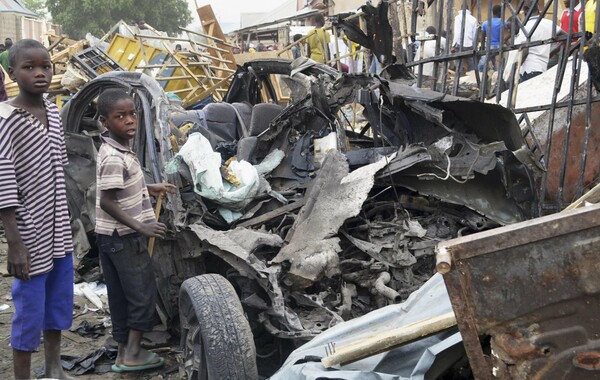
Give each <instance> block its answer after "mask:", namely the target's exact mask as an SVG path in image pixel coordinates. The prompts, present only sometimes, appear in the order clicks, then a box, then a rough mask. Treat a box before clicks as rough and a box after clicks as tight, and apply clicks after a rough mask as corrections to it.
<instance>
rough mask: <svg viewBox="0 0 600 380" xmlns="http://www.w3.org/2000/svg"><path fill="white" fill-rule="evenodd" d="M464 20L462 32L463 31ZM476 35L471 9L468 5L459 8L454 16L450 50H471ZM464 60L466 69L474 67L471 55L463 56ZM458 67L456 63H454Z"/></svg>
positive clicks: (474, 20) (475, 21) (475, 22)
mask: <svg viewBox="0 0 600 380" xmlns="http://www.w3.org/2000/svg"><path fill="white" fill-rule="evenodd" d="M463 21H464V33H462V31H463V29H462V28H463ZM476 35H477V19H476V18H475V17H473V15H471V11H470V10H469V8H468V7H465V9H464V10H463V9H460V10H459V11H458V14H457V15H456V17H454V32H453V34H452V52H453V53H456V52H459V51H469V50H473V46H474V45H475V43H476V41H475V39H476ZM464 61H466V66H467V71H471V70H473V69H474V68H475V61H474V59H473V57H467V58H463V62H464ZM456 66H457V68H458V64H457V65H456ZM458 75H460V74H458Z"/></svg>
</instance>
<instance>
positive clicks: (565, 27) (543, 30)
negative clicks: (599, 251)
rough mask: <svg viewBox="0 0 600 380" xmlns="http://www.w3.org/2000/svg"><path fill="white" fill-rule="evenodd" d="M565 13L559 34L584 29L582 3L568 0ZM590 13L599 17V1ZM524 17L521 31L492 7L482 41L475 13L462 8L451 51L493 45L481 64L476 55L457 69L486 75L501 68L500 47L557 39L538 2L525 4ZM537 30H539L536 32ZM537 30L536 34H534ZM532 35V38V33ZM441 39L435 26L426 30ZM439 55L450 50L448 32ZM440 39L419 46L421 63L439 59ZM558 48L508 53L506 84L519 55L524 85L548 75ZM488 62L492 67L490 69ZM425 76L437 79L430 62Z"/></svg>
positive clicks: (547, 46)
mask: <svg viewBox="0 0 600 380" xmlns="http://www.w3.org/2000/svg"><path fill="white" fill-rule="evenodd" d="M563 3H564V7H565V9H564V11H563V13H562V15H561V17H560V21H559V24H558V25H557V26H558V28H556V34H557V35H561V34H567V33H569V32H570V33H571V34H575V33H578V32H579V30H580V28H582V25H583V20H582V17H581V15H582V11H583V10H582V8H581V4H580V3H579V1H578V0H574V1H571V0H564V1H563ZM587 4H588V6H589V10H588V9H586V14H587V12H590V14H595V1H589V2H588V3H587ZM523 14H524V16H523V17H526V16H527V15H529V17H528V18H527V19H526V20H525V19H524V21H525V22H524V24H523V28H522V29H521V28H519V27H518V25H517V23H516V22H514V21H515V20H514V19H513V18H512V17H509V18H508V19H506V20H505V19H504V17H503V15H502V7H501V5H495V6H494V7H493V8H492V15H491V18H490V19H489V20H488V19H486V20H485V21H483V22H482V23H481V35H480V39H479V40H478V36H477V30H478V27H479V24H478V22H477V19H476V18H475V17H474V16H473V15H472V14H471V12H470V10H469V9H468V7H464V8H462V9H460V10H459V11H458V13H457V15H456V17H455V18H454V24H453V31H452V32H453V33H452V43H451V45H450V52H451V53H457V52H468V51H470V52H472V51H473V50H474V49H476V48H477V47H478V43H479V48H480V49H481V50H486V48H487V45H488V44H489V48H490V49H491V51H490V56H489V57H486V55H482V56H481V58H480V59H479V61H478V62H477V61H476V60H475V59H474V57H473V55H469V56H467V57H465V58H463V59H462V60H461V61H460V62H459V61H457V62H456V63H454V68H455V69H456V70H458V69H459V68H460V70H461V72H460V74H462V73H463V71H467V72H468V71H471V70H475V69H477V70H478V71H479V72H483V71H484V70H486V68H487V69H492V70H494V71H495V70H497V69H498V68H499V60H500V56H499V51H498V50H499V48H500V46H501V45H504V46H507V47H508V46H511V45H513V46H514V45H519V44H524V43H526V42H527V41H528V39H529V41H531V42H535V41H546V40H549V39H551V38H552V37H553V29H554V25H553V22H552V20H550V19H548V18H544V17H541V15H540V12H539V8H538V5H537V1H535V0H529V1H526V2H525V3H524V6H523ZM586 25H588V29H589V28H591V27H593V23H592V22H589V21H588V23H587V24H586ZM534 27H535V30H534V29H533V28H534ZM532 30H533V33H531V31H532ZM530 33H531V36H529V37H528V34H530ZM429 35H431V36H437V30H436V29H435V27H433V26H429V27H428V28H427V29H426V31H425V36H429ZM439 39H440V43H439V52H443V51H444V49H445V47H446V38H445V33H444V32H442V35H441V36H440V38H439ZM577 42H578V38H575V37H574V38H573V40H572V44H575V43H577ZM436 44H437V42H436V39H435V38H431V39H425V40H424V41H423V42H421V43H419V44H418V48H417V50H416V53H415V57H416V59H417V60H421V59H427V58H432V57H435V56H436V54H437V52H436ZM556 51H557V49H552V47H551V45H550V44H541V45H537V46H532V47H529V48H524V49H520V50H512V51H511V52H510V53H506V55H505V56H504V58H505V59H506V61H505V65H504V68H505V70H504V72H503V73H501V74H502V79H503V80H504V81H506V82H508V81H510V80H511V78H512V70H513V65H514V63H515V62H516V60H517V55H518V54H521V65H520V71H519V73H518V74H517V75H519V80H520V82H524V81H527V80H529V79H531V78H534V77H536V76H538V75H540V74H542V73H543V72H545V71H546V70H547V69H548V68H549V67H550V66H551V65H552V63H551V57H552V55H553V54H554V53H556ZM486 62H487V63H488V66H487V67H486ZM422 74H423V75H425V76H426V77H427V78H430V77H433V76H434V73H433V63H432V62H429V63H426V64H424V65H423V69H422Z"/></svg>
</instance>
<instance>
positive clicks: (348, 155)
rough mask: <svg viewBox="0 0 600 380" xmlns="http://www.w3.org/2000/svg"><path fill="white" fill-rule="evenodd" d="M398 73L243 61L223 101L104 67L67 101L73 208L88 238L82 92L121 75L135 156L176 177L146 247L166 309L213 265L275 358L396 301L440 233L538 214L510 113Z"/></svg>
mask: <svg viewBox="0 0 600 380" xmlns="http://www.w3.org/2000/svg"><path fill="white" fill-rule="evenodd" d="M272 75H280V76H282V81H284V82H285V83H286V85H287V86H288V87H289V89H290V94H291V97H290V102H289V105H288V106H287V107H282V106H279V105H277V104H268V103H262V102H264V101H265V92H264V91H265V89H268V88H269V86H271V85H272V83H271V82H270V80H271V79H272ZM401 82H402V81H386V80H383V79H380V78H379V77H373V76H368V75H352V76H348V75H343V74H340V73H339V72H338V71H336V70H333V69H332V68H330V67H328V66H325V65H320V64H315V63H314V62H311V61H306V62H298V61H296V62H295V63H294V65H293V66H292V65H291V63H290V62H289V61H285V60H262V61H252V62H248V63H246V64H245V65H244V66H243V67H240V68H239V70H238V72H237V73H236V75H235V79H234V81H233V83H232V85H231V87H230V89H229V92H228V93H227V94H226V96H225V98H224V100H225V101H224V102H222V103H211V104H208V105H206V106H205V107H204V108H203V109H202V110H185V109H183V108H181V107H180V106H179V105H177V104H175V103H171V102H170V101H169V99H168V98H167V96H166V95H165V94H164V92H163V91H162V89H161V87H160V85H159V84H158V83H157V82H156V81H154V80H152V79H151V78H149V77H147V76H146V75H144V74H134V73H119V72H115V73H113V74H111V75H104V76H102V77H100V78H98V79H96V80H94V81H92V82H91V83H90V84H88V85H87V86H86V87H85V88H84V89H83V90H82V91H80V92H79V93H78V94H77V95H76V96H74V97H73V99H72V100H71V102H70V103H71V104H70V107H69V110H67V111H68V112H66V113H65V114H64V115H63V120H65V126H66V129H67V131H68V133H67V144H68V150H69V154H70V162H71V164H70V167H68V168H67V179H68V184H70V186H71V187H72V189H73V191H72V192H73V197H75V196H76V195H77V193H79V194H80V198H79V199H80V200H79V201H78V202H74V203H76V206H77V208H76V209H75V212H74V213H73V217H74V219H75V220H81V221H82V224H83V225H84V226H85V227H84V230H85V231H86V232H87V234H86V235H87V236H89V235H90V233H91V232H92V231H93V203H91V204H89V203H90V202H87V203H86V199H87V200H93V199H94V196H93V192H94V191H95V188H94V185H93V183H94V178H93V177H92V176H90V178H83V177H82V170H77V168H76V167H75V166H76V165H93V163H94V157H95V153H94V152H95V150H94V149H95V147H96V146H98V144H99V143H100V141H99V138H98V130H97V124H94V122H93V117H94V115H95V111H94V110H93V109H90V108H89V105H90V104H93V103H92V101H93V99H94V98H95V97H96V96H97V95H98V93H99V92H100V91H101V90H102V89H103V88H106V87H108V86H130V87H128V88H130V90H131V91H132V92H134V93H135V94H136V97H139V102H140V104H141V109H140V116H139V118H140V120H141V121H142V122H141V124H140V133H139V135H138V136H137V137H136V140H135V141H134V143H133V146H134V149H135V150H136V151H137V152H138V157H139V158H140V162H141V163H142V165H143V166H145V168H146V169H147V172H148V173H151V175H152V177H153V180H154V181H156V182H159V181H165V180H166V181H169V182H171V183H174V184H177V185H178V187H179V190H180V191H179V193H178V194H176V195H169V196H168V197H167V200H166V203H165V206H164V207H163V209H164V210H166V211H165V212H163V213H162V215H161V218H160V219H161V221H163V222H165V223H167V224H168V225H169V226H170V227H171V235H170V238H169V239H167V240H163V241H157V242H156V244H157V245H156V247H155V254H154V259H155V260H156V262H157V267H158V268H160V269H159V270H158V277H159V280H158V281H159V293H160V308H159V309H160V314H161V318H162V319H163V322H165V323H166V324H167V325H172V323H174V321H176V320H177V318H178V316H179V315H178V303H177V294H178V292H179V288H180V286H181V284H182V282H183V281H184V280H185V279H187V278H189V277H193V276H196V275H199V274H203V273H219V274H222V275H223V276H224V277H226V278H227V279H228V280H229V281H230V282H231V283H232V284H233V285H234V287H235V288H236V289H237V290H238V294H239V296H240V300H241V302H242V305H243V307H244V309H245V312H246V315H247V316H248V319H249V320H250V324H251V326H252V329H253V334H254V338H255V340H256V341H257V342H259V343H260V344H257V347H258V354H259V357H261V358H262V357H267V358H268V359H269V360H273V359H275V361H276V362H278V361H281V360H282V359H284V358H285V356H286V353H285V350H283V351H282V352H283V353H281V355H282V356H281V357H279V358H278V359H277V358H273V357H270V356H271V355H275V354H273V353H274V352H275V353H276V354H279V352H280V351H279V350H277V349H276V347H278V345H279V344H281V341H282V340H288V339H289V340H296V341H299V342H303V341H306V340H308V339H310V338H312V337H314V336H316V335H317V334H319V333H320V332H322V331H324V330H326V329H328V328H330V327H332V326H334V325H336V324H337V323H339V322H341V321H343V320H348V319H351V318H354V317H357V316H360V315H363V314H366V313H368V312H369V311H372V310H374V309H379V308H381V307H383V306H386V305H390V304H394V303H398V302H400V301H402V300H405V299H406V298H407V297H408V295H409V294H411V293H412V292H413V291H415V290H416V289H418V288H420V287H421V285H422V284H423V283H424V282H425V281H427V280H428V279H429V278H430V277H431V276H432V275H433V273H434V271H435V260H434V247H435V245H436V243H437V242H439V241H442V240H447V239H451V238H454V237H457V236H464V235H468V234H471V233H473V232H477V231H481V230H485V229H489V228H492V227H496V226H499V225H504V224H510V223H514V222H518V221H522V220H526V219H528V218H531V217H533V216H535V210H537V207H536V196H535V191H534V188H535V187H534V183H535V178H536V176H537V174H538V170H537V167H536V165H535V162H534V160H533V158H532V156H531V153H530V152H529V150H528V149H527V148H526V147H525V145H524V144H523V138H522V136H521V134H520V130H519V127H518V124H517V122H516V120H515V118H514V115H513V114H512V113H510V111H508V110H506V109H504V108H502V107H499V106H496V105H491V104H483V103H479V102H474V101H469V100H464V99H460V98H455V97H451V96H446V95H444V94H439V93H435V92H427V91H421V90H418V89H414V88H412V87H410V86H408V85H406V84H404V83H401ZM149 99H152V101H153V103H150V102H149ZM267 99H269V95H267ZM150 104H153V105H154V106H152V107H151V106H150ZM348 107H351V108H352V109H355V110H362V111H358V113H360V115H356V119H357V120H361V122H359V123H355V120H353V119H352V118H350V117H348V116H349V114H350V113H349V112H348ZM491 115H493V116H491ZM357 125H358V126H359V127H358V128H357V127H356V126H357ZM94 128H96V130H94ZM85 147H87V148H85ZM92 173H93V172H92ZM76 178H77V179H76ZM77 183H78V184H77ZM82 189H84V192H83V193H82ZM86 204H89V205H87V206H86ZM84 245H85V244H84ZM274 337H275V338H279V339H274ZM259 360H260V359H259Z"/></svg>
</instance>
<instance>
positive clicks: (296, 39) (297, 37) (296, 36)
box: [294, 33, 302, 42]
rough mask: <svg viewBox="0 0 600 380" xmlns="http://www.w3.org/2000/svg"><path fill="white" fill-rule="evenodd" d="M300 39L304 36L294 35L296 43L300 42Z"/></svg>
mask: <svg viewBox="0 0 600 380" xmlns="http://www.w3.org/2000/svg"><path fill="white" fill-rule="evenodd" d="M300 38H302V34H300V33H297V34H294V42H296V41H298V40H299V39H300Z"/></svg>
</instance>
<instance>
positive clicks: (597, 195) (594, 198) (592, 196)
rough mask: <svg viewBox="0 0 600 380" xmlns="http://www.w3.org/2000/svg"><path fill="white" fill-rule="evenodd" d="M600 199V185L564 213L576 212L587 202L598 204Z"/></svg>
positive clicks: (572, 204)
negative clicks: (575, 210)
mask: <svg viewBox="0 0 600 380" xmlns="http://www.w3.org/2000/svg"><path fill="white" fill-rule="evenodd" d="M599 199H600V184H598V185H596V186H594V187H593V188H592V189H591V190H590V191H588V192H587V193H585V194H584V195H583V196H582V197H580V198H579V199H577V200H576V201H575V202H573V203H571V204H570V205H569V207H567V208H566V209H564V210H563V211H569V210H574V209H576V208H578V207H581V206H583V205H585V202H590V203H596V202H598V200H599Z"/></svg>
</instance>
